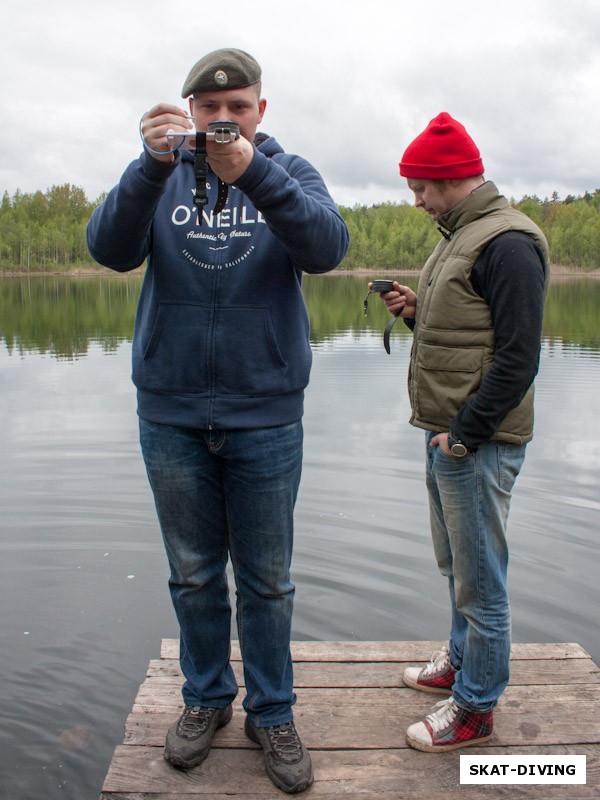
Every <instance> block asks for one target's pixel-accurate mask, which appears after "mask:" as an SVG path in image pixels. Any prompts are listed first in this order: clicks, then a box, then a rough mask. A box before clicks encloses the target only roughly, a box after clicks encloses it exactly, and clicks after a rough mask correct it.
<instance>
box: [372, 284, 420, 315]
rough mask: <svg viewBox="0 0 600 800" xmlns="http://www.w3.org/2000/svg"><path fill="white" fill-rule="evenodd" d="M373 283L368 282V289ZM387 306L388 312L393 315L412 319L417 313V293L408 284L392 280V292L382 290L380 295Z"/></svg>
mask: <svg viewBox="0 0 600 800" xmlns="http://www.w3.org/2000/svg"><path fill="white" fill-rule="evenodd" d="M372 285H373V284H372V283H370V284H369V289H370V288H371V286H372ZM380 297H381V299H382V300H383V302H384V303H385V304H386V306H387V307H388V311H389V312H390V314H393V315H394V316H395V317H407V318H409V319H414V318H415V316H416V313H417V295H416V294H415V293H414V292H413V290H412V289H410V288H409V287H408V286H402V285H400V284H399V283H398V282H397V281H394V291H393V292H382V293H381V295H380Z"/></svg>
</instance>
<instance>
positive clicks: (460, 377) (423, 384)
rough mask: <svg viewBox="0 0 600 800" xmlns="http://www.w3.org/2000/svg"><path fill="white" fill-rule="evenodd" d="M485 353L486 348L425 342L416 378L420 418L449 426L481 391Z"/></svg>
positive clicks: (421, 349)
mask: <svg viewBox="0 0 600 800" xmlns="http://www.w3.org/2000/svg"><path fill="white" fill-rule="evenodd" d="M484 353H485V349H484V348H483V347H472V348H465V347H463V348H457V347H443V346H440V345H428V344H424V343H423V342H421V343H420V344H419V348H418V354H417V363H416V367H417V369H416V375H415V377H414V380H415V381H416V384H415V388H416V397H415V401H416V405H417V413H418V415H419V416H420V417H421V418H422V419H424V420H428V421H430V422H435V423H438V424H440V425H444V426H445V425H447V424H448V421H449V420H450V419H451V418H452V417H454V416H455V414H456V413H457V412H458V410H459V408H461V406H463V405H464V403H465V402H466V400H468V398H469V397H470V396H471V395H472V394H473V393H474V392H475V391H477V389H478V387H479V385H480V383H481V381H482V378H483V374H484Z"/></svg>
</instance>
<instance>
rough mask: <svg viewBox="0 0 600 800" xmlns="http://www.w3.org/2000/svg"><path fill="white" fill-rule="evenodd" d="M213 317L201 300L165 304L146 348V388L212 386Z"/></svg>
mask: <svg viewBox="0 0 600 800" xmlns="http://www.w3.org/2000/svg"><path fill="white" fill-rule="evenodd" d="M210 316H211V310H210V307H209V306H206V305H202V304H200V303H187V304H180V303H161V305H160V306H159V307H158V311H157V314H156V319H155V321H154V326H153V328H152V333H151V334H150V338H149V340H148V343H147V345H146V348H145V350H144V379H143V386H144V388H146V389H150V390H152V391H158V392H174V393H175V392H177V393H184V394H185V393H194V394H197V393H200V392H205V391H207V390H208V389H209V386H210V381H209V369H208V363H209V357H210V354H209V330H210Z"/></svg>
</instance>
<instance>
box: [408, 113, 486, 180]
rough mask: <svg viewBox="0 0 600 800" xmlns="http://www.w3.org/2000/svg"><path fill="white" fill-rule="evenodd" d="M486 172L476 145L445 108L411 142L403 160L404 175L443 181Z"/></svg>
mask: <svg viewBox="0 0 600 800" xmlns="http://www.w3.org/2000/svg"><path fill="white" fill-rule="evenodd" d="M483 172H484V169H483V162H482V160H481V155H480V153H479V150H478V149H477V145H476V144H475V142H474V141H473V139H471V137H470V136H469V134H468V133H467V131H466V130H465V128H464V127H463V126H462V125H461V124H460V122H457V121H456V120H455V119H453V118H452V117H451V116H450V114H448V113H446V112H445V111H442V113H441V114H438V115H437V117H435V119H432V120H431V122H430V123H429V125H428V126H427V127H426V128H425V130H424V131H423V133H420V134H419V135H418V136H417V138H416V139H415V140H414V142H412V143H411V144H409V145H408V147H407V148H406V150H405V151H404V155H403V156H402V160H401V161H400V175H402V176H403V177H405V178H417V179H421V180H431V181H443V180H452V179H454V178H459V179H460V178H470V177H472V176H473V175H482V174H483Z"/></svg>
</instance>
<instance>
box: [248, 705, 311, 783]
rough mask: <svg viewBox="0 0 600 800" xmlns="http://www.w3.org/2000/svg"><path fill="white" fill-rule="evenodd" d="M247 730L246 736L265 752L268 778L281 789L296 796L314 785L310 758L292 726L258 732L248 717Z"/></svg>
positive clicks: (287, 723)
mask: <svg viewBox="0 0 600 800" xmlns="http://www.w3.org/2000/svg"><path fill="white" fill-rule="evenodd" d="M244 730H245V731H246V736H248V738H249V739H252V741H253V742H256V743H257V744H259V745H260V746H261V747H262V749H263V750H264V752H265V766H266V768H267V775H268V776H269V778H270V779H271V781H272V782H273V783H274V784H275V786H277V788H278V789H281V790H282V791H283V792H287V793H288V794H295V793H296V792H302V791H304V789H307V788H308V787H309V786H310V785H311V783H312V782H313V770H312V764H311V761H310V755H309V753H308V750H307V749H306V748H305V747H304V745H303V744H302V742H301V741H300V737H299V736H298V733H297V731H296V728H295V726H294V723H293V722H285V723H284V724H283V725H275V726H273V727H272V728H256V727H254V725H252V723H251V722H250V720H249V719H248V717H246V722H245V725H244Z"/></svg>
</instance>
